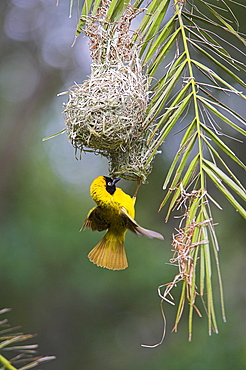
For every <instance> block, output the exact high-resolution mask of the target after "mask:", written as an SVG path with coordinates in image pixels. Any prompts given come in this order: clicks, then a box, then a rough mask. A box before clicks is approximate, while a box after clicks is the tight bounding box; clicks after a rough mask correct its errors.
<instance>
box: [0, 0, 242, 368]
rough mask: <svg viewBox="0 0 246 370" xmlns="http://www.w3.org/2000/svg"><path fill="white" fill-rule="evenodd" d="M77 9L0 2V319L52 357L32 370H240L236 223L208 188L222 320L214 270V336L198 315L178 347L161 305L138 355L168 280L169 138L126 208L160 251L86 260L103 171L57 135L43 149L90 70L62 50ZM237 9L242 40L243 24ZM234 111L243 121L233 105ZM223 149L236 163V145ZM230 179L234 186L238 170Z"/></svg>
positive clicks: (142, 242)
mask: <svg viewBox="0 0 246 370" xmlns="http://www.w3.org/2000/svg"><path fill="white" fill-rule="evenodd" d="M76 10H77V9H76V7H75V9H74V13H73V17H72V18H71V19H69V17H68V14H69V1H68V0H66V1H61V0H60V3H59V6H58V7H56V1H55V0H53V1H50V0H49V1H48V0H35V1H30V0H9V1H4V0H2V1H1V2H0V25H1V26H0V27H1V28H0V32H1V34H0V45H1V59H0V94H1V95H0V111H1V135H0V204H1V211H0V218H1V226H0V227H1V237H0V238H1V239H0V243H1V246H0V281H1V291H0V292H1V294H0V308H4V307H11V308H12V311H11V313H8V314H7V315H6V316H7V318H8V319H9V321H10V323H11V324H12V325H21V326H22V328H23V331H24V332H26V333H38V336H37V338H35V340H36V342H38V343H39V354H40V355H55V356H56V357H57V359H56V360H55V361H52V362H50V363H48V364H44V365H42V369H49V370H58V369H59V370H65V369H66V370H67V369H86V370H87V369H88V370H92V369H93V370H99V369H100V370H104V369H106V370H114V369H118V370H125V369H128V370H134V369H143V370H147V369H148V370H157V369H162V368H167V369H172V370H179V369H187V368H188V369H199V370H203V369H204V370H207V369H210V370H213V369H214V370H215V369H216V370H220V369H221V370H222V369H223V370H227V369H228V370H229V369H232V368H233V369H238V370H240V369H245V368H246V335H245V332H246V321H245V314H246V312H245V307H246V306H245V280H246V276H245V243H244V240H245V236H246V235H245V223H244V220H243V219H242V218H241V216H240V215H238V214H237V213H236V212H235V211H234V209H233V208H232V207H231V206H230V205H229V204H228V203H227V201H226V200H224V199H222V198H221V197H220V194H219V193H218V191H216V189H213V196H214V197H215V198H216V199H217V200H218V201H219V202H220V204H222V206H223V212H222V211H219V210H217V209H213V215H214V220H215V222H218V223H219V224H218V226H216V230H217V233H218V238H219V242H220V248H221V250H220V253H219V256H220V264H221V270H222V276H223V283H224V291H225V303H226V313H227V323H226V324H224V323H223V322H222V319H221V316H220V306H219V297H218V295H219V291H218V285H217V279H216V271H215V269H214V283H215V288H214V295H215V301H216V313H217V318H218V324H219V330H220V332H219V334H218V335H215V334H213V335H212V336H211V337H209V336H208V334H207V321H206V315H205V314H204V315H203V318H198V317H195V320H194V333H193V341H192V342H191V343H188V341H187V337H188V334H187V317H185V316H184V317H183V319H182V321H181V324H180V326H179V331H178V333H171V330H172V326H173V322H174V317H175V308H173V307H171V306H168V305H167V304H166V305H165V313H166V317H167V334H166V338H165V341H164V343H163V344H162V345H161V346H160V347H158V348H156V349H148V348H142V347H141V346H140V345H141V343H144V344H154V343H157V342H158V341H159V340H160V338H161V335H162V329H163V322H162V318H161V314H160V307H159V301H160V299H159V297H158V295H157V287H158V286H159V285H160V284H164V283H167V282H169V281H171V280H172V278H173V276H174V275H175V274H176V273H177V271H176V270H175V268H174V267H172V266H169V265H168V264H166V262H168V261H169V259H170V258H171V256H172V252H171V240H172V233H173V232H174V227H177V225H178V221H177V220H173V219H171V220H170V222H168V224H165V223H164V217H165V210H163V211H161V212H160V213H158V212H157V209H158V207H159V204H160V202H161V200H162V199H163V196H164V193H163V191H162V183H163V180H164V177H165V174H166V172H167V169H168V165H169V163H170V161H171V160H172V158H173V155H174V153H175V149H177V147H178V142H179V140H180V136H179V135H176V136H171V137H170V138H169V139H168V140H167V142H166V143H165V144H164V145H163V154H162V155H159V156H158V157H156V160H155V165H154V170H153V172H152V174H151V176H150V177H149V183H148V184H147V185H144V186H142V187H141V189H140V192H139V196H138V200H137V205H136V219H137V220H138V221H139V223H140V224H141V225H143V226H145V227H148V228H153V229H154V230H157V231H159V232H162V233H163V234H164V235H165V241H164V243H163V242H162V241H159V240H153V241H151V240H147V239H144V238H138V237H136V236H134V235H130V233H128V235H127V240H126V250H127V256H128V261H129V268H128V269H126V270H124V271H121V272H114V271H108V270H105V269H101V268H98V267H96V266H95V265H93V264H92V263H90V262H89V260H88V259H87V254H88V252H89V251H90V250H91V249H92V247H93V246H94V245H95V244H96V243H97V242H98V241H99V240H100V238H101V237H102V234H99V233H97V232H95V233H92V232H91V231H89V230H85V231H83V232H82V233H79V229H80V227H81V225H82V224H83V222H84V219H85V217H86V215H87V213H88V211H89V209H90V208H91V207H92V206H93V201H92V200H91V199H90V196H89V185H90V183H91V181H92V180H93V179H94V178H95V177H96V176H98V175H101V174H107V163H106V161H105V160H104V159H102V158H100V157H99V156H94V155H91V154H86V155H83V158H82V160H81V161H76V160H75V158H74V150H73V148H72V146H71V145H70V143H69V142H68V141H67V137H66V135H61V136H58V137H56V138H55V139H52V140H50V141H47V142H42V138H43V137H45V136H48V135H51V134H53V133H55V132H58V131H60V130H61V129H62V128H63V127H64V122H63V116H62V113H61V112H62V110H63V107H62V103H63V101H64V99H66V97H64V96H63V97H57V96H56V94H57V93H59V92H61V91H66V90H67V88H68V87H70V86H71V85H73V84H74V81H76V82H77V83H80V82H82V81H83V80H84V79H85V78H86V75H88V74H89V73H90V57H89V52H88V46H87V40H86V39H85V38H84V37H83V36H81V37H79V38H78V40H77V42H76V44H75V46H74V47H71V44H72V42H73V39H74V32H75V27H76V19H77V15H78V14H76ZM238 10H239V11H238ZM237 11H238V14H237V15H238V17H239V21H240V17H241V21H240V23H241V25H242V26H244V29H243V27H242V29H241V31H242V32H243V31H245V15H244V16H243V14H242V11H241V9H240V8H239V7H235V12H237ZM240 12H241V13H240ZM232 98H233V97H226V98H225V99H232ZM233 104H234V108H236V109H238V110H239V112H240V113H241V114H243V111H244V110H245V109H244V108H243V106H242V105H239V104H241V102H239V103H238V101H237V100H235V102H234V103H233ZM235 105H237V107H235ZM176 131H178V129H176ZM229 143H230V145H231V146H232V147H233V149H234V150H235V151H236V153H237V154H238V155H239V156H241V158H243V154H244V149H243V144H239V143H238V142H233V141H230V142H229ZM234 170H235V172H236V173H237V174H238V176H241V179H242V176H243V173H242V172H241V170H240V169H238V168H235V169H234ZM120 186H121V187H122V188H123V189H124V190H125V191H126V192H128V193H129V194H133V192H134V190H135V184H132V183H129V182H127V181H121V183H120ZM178 293H179V288H177V289H176V290H174V291H173V294H174V297H175V299H176V301H178V298H179V295H178Z"/></svg>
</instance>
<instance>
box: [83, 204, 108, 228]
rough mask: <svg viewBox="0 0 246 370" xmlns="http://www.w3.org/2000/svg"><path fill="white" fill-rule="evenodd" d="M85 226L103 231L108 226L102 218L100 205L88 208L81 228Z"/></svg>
mask: <svg viewBox="0 0 246 370" xmlns="http://www.w3.org/2000/svg"><path fill="white" fill-rule="evenodd" d="M85 227H88V228H89V229H91V230H92V231H95V230H98V231H103V230H106V229H108V228H109V224H107V223H106V222H105V221H104V220H103V218H102V210H101V208H100V207H94V208H92V209H91V210H90V212H89V213H88V216H87V218H86V220H85V222H84V225H83V226H82V227H81V230H83V229H84V228H85Z"/></svg>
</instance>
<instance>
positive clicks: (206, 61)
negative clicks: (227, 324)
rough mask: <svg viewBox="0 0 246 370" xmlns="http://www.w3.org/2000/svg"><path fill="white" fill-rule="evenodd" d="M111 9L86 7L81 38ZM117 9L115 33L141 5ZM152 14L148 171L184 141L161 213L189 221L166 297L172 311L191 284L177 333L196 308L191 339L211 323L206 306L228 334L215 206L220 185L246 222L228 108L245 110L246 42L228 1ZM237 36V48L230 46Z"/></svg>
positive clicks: (143, 54) (177, 243) (147, 21)
mask: <svg viewBox="0 0 246 370" xmlns="http://www.w3.org/2000/svg"><path fill="white" fill-rule="evenodd" d="M105 1H106V0H105ZM105 1H103V0H102V1H100V0H95V1H91V0H87V1H84V6H83V9H82V14H81V20H80V22H79V24H78V29H77V34H79V33H80V32H81V29H82V27H83V25H84V22H85V19H86V16H88V15H89V14H90V15H92V16H93V15H94V14H95V12H96V11H97V10H98V8H99V6H104V5H105ZM107 4H108V7H107V9H106V12H107V20H108V22H109V23H110V22H111V23H112V22H117V20H118V19H120V16H121V15H122V13H123V11H124V10H125V9H126V6H130V4H131V2H130V1H123V0H112V1H111V2H109V1H107ZM142 5H143V1H142V0H136V1H135V2H134V3H133V4H132V7H133V9H134V10H135V12H136V10H138V11H139V13H140V12H141V13H143V16H142V19H141V21H140V23H139V26H138V28H137V30H135V31H134V36H133V39H132V40H135V41H137V40H138V43H137V42H136V44H137V47H138V53H139V57H140V58H141V63H142V66H143V67H144V68H145V72H146V74H147V77H148V79H149V80H150V81H151V80H152V84H151V85H150V98H149V102H148V107H147V111H146V118H145V121H144V125H145V126H144V127H146V130H149V127H152V129H151V130H152V134H151V136H150V137H149V138H148V151H147V152H151V156H150V157H149V159H148V160H147V161H146V166H147V165H149V164H150V162H151V161H152V159H153V158H154V156H155V155H156V153H158V151H159V148H160V146H161V145H162V144H163V142H164V141H165V139H166V138H167V136H168V135H170V133H171V132H173V129H174V128H176V131H178V132H179V133H181V132H182V133H183V136H182V137H181V139H180V145H179V148H178V150H177V153H176V154H175V156H174V159H173V162H172V163H171V165H170V168H169V171H168V173H167V175H166V178H165V180H164V185H163V189H164V190H165V191H166V194H165V196H164V199H163V201H162V202H161V205H160V209H161V208H163V207H164V206H165V205H166V204H167V202H168V201H169V205H168V208H167V212H166V221H168V219H169V217H170V215H171V213H172V212H174V211H175V212H177V211H179V212H183V213H182V216H180V217H181V221H180V224H179V227H178V229H177V234H176V235H174V239H173V244H172V245H173V248H174V256H173V258H172V259H171V263H173V264H174V265H176V264H178V268H179V272H178V274H177V275H176V276H175V277H174V279H173V281H172V282H171V283H168V284H166V285H162V287H161V288H160V287H159V290H158V291H159V292H160V291H161V289H162V288H163V287H164V286H166V288H165V291H164V292H160V297H161V299H163V300H166V301H168V302H170V299H169V295H170V291H171V290H172V289H173V288H174V287H175V286H176V284H177V283H178V282H181V281H182V282H183V287H182V291H181V296H180V300H179V304H178V307H177V315H176V320H175V325H174V330H177V327H178V323H179V321H180V319H181V316H182V313H183V311H184V307H185V302H186V301H188V304H189V316H188V323H189V339H191V336H192V327H193V315H194V312H196V313H197V314H198V315H199V316H201V310H200V309H198V306H197V297H198V296H200V297H201V299H202V304H203V307H204V309H205V312H206V314H207V317H208V332H209V334H211V333H212V331H214V332H218V327H217V323H216V317H215V309H214V299H213V294H214V293H213V286H212V273H213V271H212V258H214V259H215V262H216V266H217V274H218V282H219V289H220V297H221V308H222V316H223V319H224V320H225V310H224V302H223V289H222V279H221V274H220V269H219V259H218V249H219V248H218V241H217V237H216V233H215V228H214V222H213V219H212V215H211V210H210V204H211V203H213V204H214V205H216V206H217V207H218V208H219V209H221V206H220V205H219V204H218V202H217V200H216V199H213V197H212V195H211V191H212V190H211V186H213V185H215V186H216V187H217V188H218V189H219V190H220V192H221V193H222V194H223V195H224V196H225V198H226V199H227V200H228V201H229V202H230V203H231V205H232V206H233V207H234V208H235V210H236V211H238V212H239V213H240V214H241V215H242V216H243V217H246V211H245V209H244V208H243V205H242V204H241V203H239V201H240V202H241V201H245V189H244V188H243V186H242V184H241V181H240V179H238V178H237V176H236V174H235V173H234V172H232V170H231V169H230V168H229V165H228V163H227V162H228V160H232V161H233V163H234V164H235V165H238V166H240V167H242V168H245V165H244V164H243V162H242V160H241V159H240V158H239V157H238V156H237V154H236V153H234V151H233V150H232V149H231V148H230V140H229V139H230V137H231V131H232V130H233V131H234V132H235V135H245V130H244V125H245V123H246V120H245V118H243V117H242V116H241V115H240V114H239V112H237V111H236V110H235V109H234V108H233V107H232V106H231V105H230V103H228V101H229V99H228V101H226V102H222V100H223V99H222V98H221V95H222V94H224V96H226V97H228V96H233V97H234V98H235V99H238V101H242V102H243V103H244V100H245V98H246V95H245V93H244V91H243V89H245V87H246V83H245V81H244V79H243V77H242V75H243V73H245V71H246V66H245V64H244V62H243V61H244V60H243V58H245V54H244V52H243V51H242V49H241V46H242V45H245V44H246V41H245V39H244V37H243V35H242V33H240V32H239V31H238V28H239V24H238V21H237V19H236V17H235V15H234V13H233V12H232V10H231V9H230V6H229V5H230V2H229V1H227V0H223V2H219V5H218V3H216V5H215V4H214V3H213V2H212V1H210V0H207V1H205V0H198V1H196V2H195V3H189V2H188V1H184V0H182V1H181V0H174V2H173V5H172V9H173V14H172V15H171V16H169V18H168V19H167V18H166V17H167V14H168V10H169V9H170V6H171V3H170V1H169V0H164V1H159V0H152V1H150V2H149V4H148V6H147V7H146V9H145V8H143V7H142ZM237 5H238V6H240V5H241V6H243V5H242V4H240V3H237ZM135 14H137V13H135ZM229 36H230V38H232V40H230V41H229V40H228V37H229ZM139 40H141V42H139ZM232 46H233V48H232ZM163 71H164V72H163ZM156 76H158V78H157V77H156ZM155 78H157V82H155ZM182 122H184V123H183V125H182ZM152 123H154V124H153V125H152V126H151V124H152ZM183 126H185V127H183ZM220 127H222V129H221V128H220ZM177 128H178V129H177ZM237 140H239V139H238V138H237ZM146 155H147V153H146Z"/></svg>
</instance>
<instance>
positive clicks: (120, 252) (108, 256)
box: [88, 231, 128, 270]
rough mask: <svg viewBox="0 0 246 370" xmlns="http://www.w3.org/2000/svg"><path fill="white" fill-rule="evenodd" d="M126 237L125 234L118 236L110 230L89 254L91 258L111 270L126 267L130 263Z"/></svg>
mask: <svg viewBox="0 0 246 370" xmlns="http://www.w3.org/2000/svg"><path fill="white" fill-rule="evenodd" d="M124 239H125V238H124V234H123V235H117V236H116V235H114V234H113V233H112V232H110V231H108V232H107V233H106V234H105V235H104V237H103V238H102V240H101V241H100V242H99V243H98V244H97V245H96V246H95V247H94V248H93V249H92V250H91V251H90V253H89V254H88V258H89V260H90V261H91V262H93V263H95V264H96V265H97V266H100V267H105V268H107V269H109V270H123V269H125V268H126V267H127V266H128V263H127V258H126V252H125V248H124Z"/></svg>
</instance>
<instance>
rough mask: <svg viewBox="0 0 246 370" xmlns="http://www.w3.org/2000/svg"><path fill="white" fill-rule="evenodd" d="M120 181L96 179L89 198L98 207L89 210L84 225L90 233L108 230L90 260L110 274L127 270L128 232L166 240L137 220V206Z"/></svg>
mask: <svg viewBox="0 0 246 370" xmlns="http://www.w3.org/2000/svg"><path fill="white" fill-rule="evenodd" d="M119 180H120V179H111V178H110V177H107V176H99V177H97V178H96V179H95V180H94V181H93V182H92V184H91V187H90V195H91V197H92V199H93V200H94V201H95V202H96V204H97V207H94V208H92V209H91V210H90V212H89V214H88V216H87V218H86V220H85V223H84V225H83V226H82V229H83V228H84V227H88V228H90V229H91V230H93V231H94V230H98V231H103V230H107V232H106V234H105V235H104V237H103V238H102V240H101V241H100V242H99V243H98V244H97V245H96V246H95V247H94V248H93V249H92V250H91V251H90V253H89V254H88V258H89V260H90V261H91V262H93V263H95V264H96V265H97V266H100V267H106V268H107V269H110V270H123V269H125V268H126V267H127V266H128V263H127V258H126V253H125V248H124V240H125V234H126V231H127V229H128V230H131V231H132V232H134V233H135V234H137V235H145V236H147V237H148V238H158V239H164V238H163V236H162V235H161V234H159V233H157V232H155V231H152V230H147V229H144V228H143V227H141V226H139V225H138V224H137V222H136V221H135V220H134V215H135V210H134V204H135V200H136V198H135V197H133V198H131V197H130V195H128V194H126V193H124V192H123V190H121V189H120V188H116V186H115V184H116V183H117V182H118V181H119Z"/></svg>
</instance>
